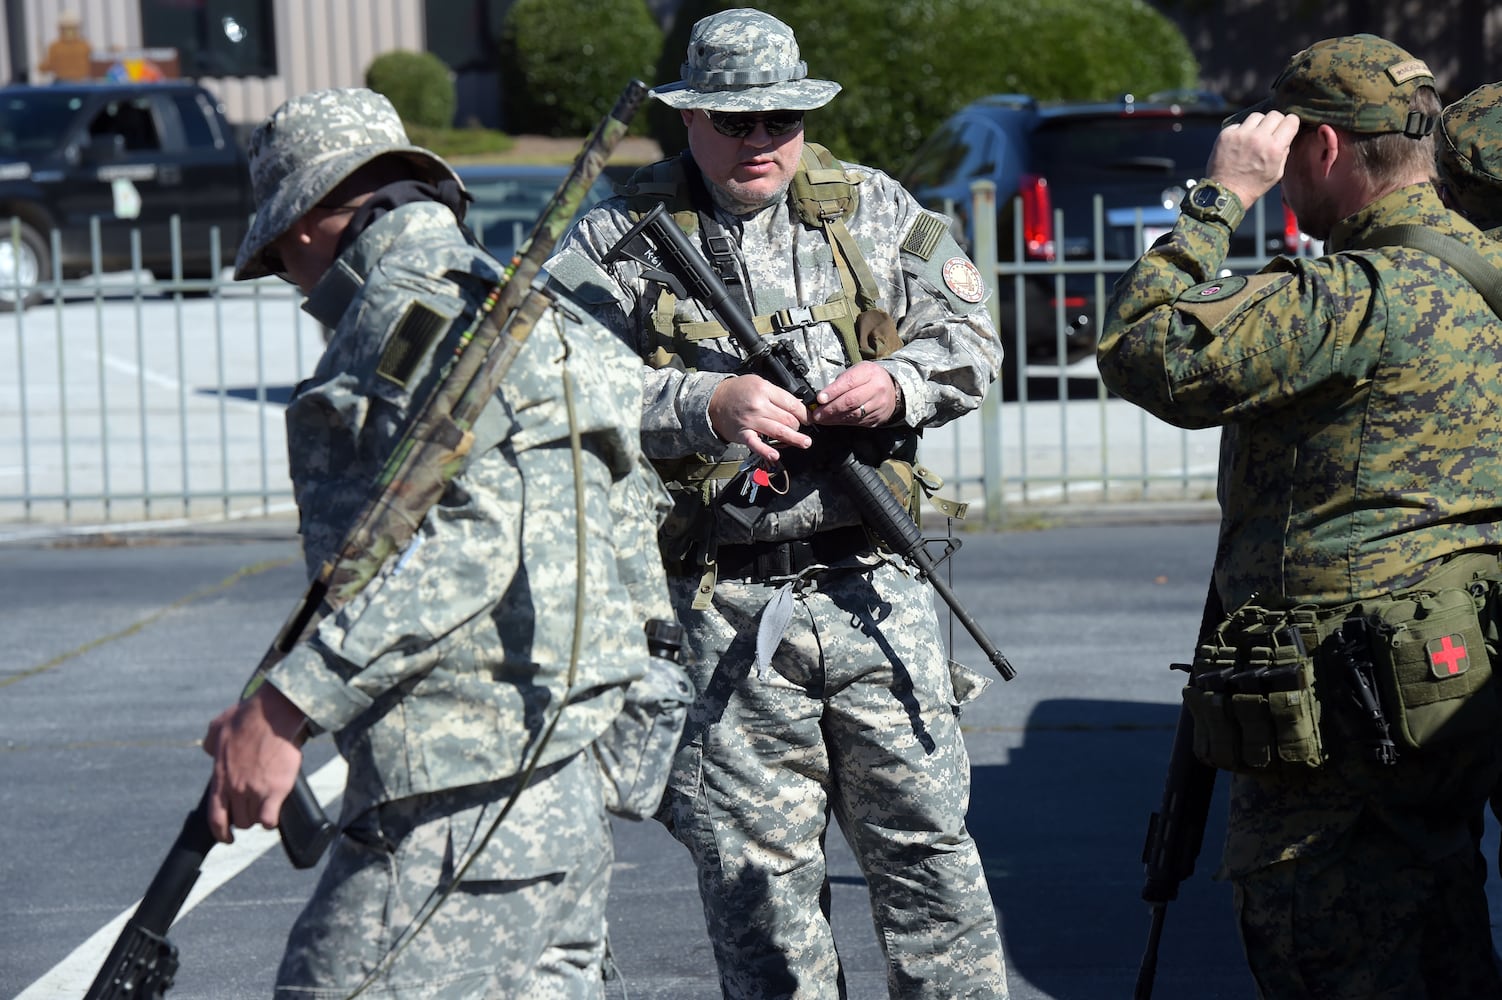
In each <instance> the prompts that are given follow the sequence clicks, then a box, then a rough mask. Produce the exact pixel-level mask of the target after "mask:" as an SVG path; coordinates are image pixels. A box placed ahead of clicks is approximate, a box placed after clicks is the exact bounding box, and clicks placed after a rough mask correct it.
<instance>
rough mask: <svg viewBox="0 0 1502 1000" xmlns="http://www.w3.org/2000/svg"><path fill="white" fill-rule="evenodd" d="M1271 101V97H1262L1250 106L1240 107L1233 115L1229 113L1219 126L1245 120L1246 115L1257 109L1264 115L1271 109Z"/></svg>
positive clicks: (1222, 126)
mask: <svg viewBox="0 0 1502 1000" xmlns="http://www.w3.org/2000/svg"><path fill="white" fill-rule="evenodd" d="M1273 103H1274V99H1273V98H1271V97H1268V98H1264V99H1263V100H1260V101H1258V102H1257V103H1256V104H1253V105H1252V106H1251V107H1249V108H1242V109H1241V110H1240V111H1238V112H1236V113H1235V114H1234V115H1231V116H1230V117H1229V118H1227V119H1225V120H1224V121H1222V122H1221V123H1220V127H1221V128H1225V127H1226V126H1227V125H1240V124H1241V123H1242V122H1244V121H1246V119H1247V116H1248V115H1252V114H1255V113H1257V112H1259V111H1260V112H1261V113H1262V114H1264V115H1265V114H1267V113H1268V112H1269V111H1272V110H1273Z"/></svg>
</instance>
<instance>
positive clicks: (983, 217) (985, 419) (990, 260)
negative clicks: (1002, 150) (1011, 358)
mask: <svg viewBox="0 0 1502 1000" xmlns="http://www.w3.org/2000/svg"><path fill="white" fill-rule="evenodd" d="M970 218H972V219H974V220H975V245H974V248H973V252H974V253H975V266H976V267H978V268H980V273H981V275H982V276H984V277H985V279H986V287H987V288H988V289H990V291H991V295H990V297H989V298H987V300H986V310H987V311H988V312H989V313H990V314H991V326H992V328H993V329H996V330H1000V329H1001V317H1000V316H999V315H997V312H998V310H999V309H1000V306H999V305H997V302H996V281H997V273H996V184H995V182H993V181H988V180H978V181H974V182H973V183H971V185H970ZM1020 370H1021V369H1019V371H1020ZM991 388H992V391H990V392H988V393H986V398H985V400H984V401H983V402H982V403H981V409H980V412H981V425H980V427H981V430H980V446H981V463H982V468H981V485H982V488H983V491H984V493H985V498H986V524H987V525H989V526H991V527H995V526H997V525H999V524H1001V522H1002V520H1003V519H1004V516H1003V513H1002V469H1001V397H1002V392H1001V386H1000V383H997V384H995V385H993V386H992V387H991Z"/></svg>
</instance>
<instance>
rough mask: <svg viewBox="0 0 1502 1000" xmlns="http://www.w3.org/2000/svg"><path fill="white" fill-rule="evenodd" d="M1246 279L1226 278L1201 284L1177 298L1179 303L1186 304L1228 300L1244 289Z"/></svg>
mask: <svg viewBox="0 0 1502 1000" xmlns="http://www.w3.org/2000/svg"><path fill="white" fill-rule="evenodd" d="M1246 284H1247V282H1246V279H1245V278H1242V277H1239V276H1234V275H1233V276H1227V277H1224V278H1216V279H1215V280H1214V281H1206V282H1202V283H1200V284H1198V285H1195V286H1194V287H1192V288H1190V289H1189V290H1188V291H1186V292H1184V293H1183V294H1182V295H1180V296H1179V301H1180V302H1184V303H1186V304H1193V303H1200V302H1219V301H1220V300H1221V299H1229V298H1230V297H1231V296H1233V295H1235V294H1236V293H1237V292H1240V291H1241V290H1242V289H1243V288H1245V287H1246Z"/></svg>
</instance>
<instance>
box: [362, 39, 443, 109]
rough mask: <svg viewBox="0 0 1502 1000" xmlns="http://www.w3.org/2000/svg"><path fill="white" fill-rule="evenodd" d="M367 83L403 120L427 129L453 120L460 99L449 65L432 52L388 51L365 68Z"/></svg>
mask: <svg viewBox="0 0 1502 1000" xmlns="http://www.w3.org/2000/svg"><path fill="white" fill-rule="evenodd" d="M365 86H367V87H369V88H370V89H371V90H374V91H378V92H380V93H382V94H385V95H386V96H387V97H388V98H389V99H390V100H391V103H392V104H393V105H394V106H395V107H396V113H397V114H399V115H401V116H402V121H403V122H406V123H408V124H412V125H423V126H426V127H428V128H448V127H449V126H450V125H452V124H453V123H454V109H455V108H456V107H457V106H458V102H459V98H458V95H456V94H455V93H454V79H453V76H452V75H451V74H450V73H449V68H448V67H447V66H445V65H444V63H443V60H442V59H439V58H438V57H437V56H435V55H434V54H433V53H431V52H405V51H395V52H386V53H383V54H381V55H379V56H376V57H375V59H374V60H372V61H371V64H370V66H369V68H368V69H366V70H365Z"/></svg>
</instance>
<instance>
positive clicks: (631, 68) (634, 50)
mask: <svg viewBox="0 0 1502 1000" xmlns="http://www.w3.org/2000/svg"><path fill="white" fill-rule="evenodd" d="M661 51H662V31H661V29H659V28H658V27H657V22H656V21H654V20H653V19H652V14H651V12H650V11H648V10H647V5H646V2H645V0H517V2H516V3H515V4H513V5H512V7H511V9H510V10H509V11H508V12H507V14H506V20H505V22H504V24H503V25H502V26H501V82H502V87H503V97H504V106H505V109H506V127H507V129H508V131H511V132H514V133H529V134H535V135H554V136H575V135H578V136H583V135H588V134H589V133H590V131H591V130H592V129H593V128H594V126H595V125H596V123H598V122H599V120H600V119H601V118H602V117H603V116H604V115H605V113H606V112H608V111H609V110H610V109H611V107H613V106H614V104H615V100H616V98H617V97H618V96H619V95H620V93H621V91H622V89H624V88H625V86H626V84H627V83H629V82H630V81H631V80H632V79H638V78H639V79H642V80H649V79H650V78H651V76H652V68H653V66H654V65H656V63H657V57H658V54H659V53H660V52H661ZM632 131H633V132H636V133H642V132H645V131H646V126H645V125H644V124H643V123H642V121H641V118H640V117H638V119H637V121H636V122H633V127H632Z"/></svg>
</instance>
